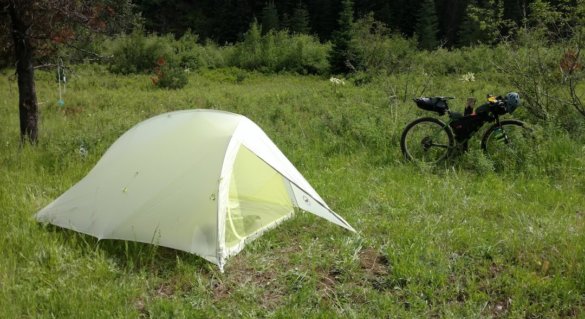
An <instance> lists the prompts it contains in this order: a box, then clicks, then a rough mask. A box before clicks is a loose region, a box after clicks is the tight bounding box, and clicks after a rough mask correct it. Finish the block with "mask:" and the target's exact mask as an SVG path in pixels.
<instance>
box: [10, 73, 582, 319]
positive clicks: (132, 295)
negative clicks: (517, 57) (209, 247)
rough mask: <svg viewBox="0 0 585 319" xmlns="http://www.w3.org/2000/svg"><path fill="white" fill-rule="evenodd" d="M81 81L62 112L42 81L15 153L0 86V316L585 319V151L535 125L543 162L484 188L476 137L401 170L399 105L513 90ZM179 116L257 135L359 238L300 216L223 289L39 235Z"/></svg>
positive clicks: (147, 260) (403, 115)
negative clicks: (76, 197)
mask: <svg viewBox="0 0 585 319" xmlns="http://www.w3.org/2000/svg"><path fill="white" fill-rule="evenodd" d="M75 71H76V72H75V73H73V74H72V76H71V81H70V83H69V85H68V87H67V91H66V93H65V95H64V100H65V106H64V107H59V106H57V104H56V101H57V100H58V91H57V84H56V83H55V82H54V75H53V74H52V73H44V72H39V73H38V74H37V79H38V81H37V92H38V96H39V101H40V102H41V103H42V104H41V122H40V143H39V145H38V146H36V147H30V146H27V147H24V148H23V149H20V148H19V147H18V143H19V136H18V132H19V130H18V111H17V98H18V94H17V89H16V83H15V81H14V80H13V79H11V74H12V73H11V72H12V71H4V72H3V73H0V74H1V77H0V96H1V98H0V137H1V139H0V143H1V144H2V145H0V150H1V151H0V152H1V153H0V165H1V166H0V167H1V168H0V185H1V186H0V216H1V218H0V232H1V234H2V235H0V239H1V241H0V249H1V251H2V258H0V317H2V318H21V317H34V318H45V317H48V318H51V317H57V318H63V317H75V318H86V317H90V318H94V317H97V318H110V317H131V318H132V317H152V318H166V317H187V318H197V317H203V318H209V317H277V318H289V317H310V318H331V317H359V318H377V317H399V318H420V317H447V318H450V317H512V318H518V317H523V318H525V317H527V318H555V317H583V316H585V235H584V234H585V233H584V231H585V199H584V198H585V197H584V194H585V174H584V173H585V172H584V168H585V147H584V146H583V145H584V143H583V141H584V138H583V137H575V136H571V135H569V134H567V133H565V132H563V131H561V130H558V129H555V128H540V127H537V128H538V129H539V130H540V131H539V136H540V137H541V143H540V144H539V146H538V153H537V156H536V157H535V158H534V159H533V160H532V161H531V162H530V163H526V166H525V167H523V168H521V169H517V170H513V171H496V172H494V171H493V169H492V166H490V163H489V162H486V161H489V160H488V159H486V158H485V157H482V154H481V152H479V151H477V150H479V141H478V140H477V139H474V140H472V142H471V143H470V148H471V152H469V153H468V154H464V155H463V156H461V157H459V158H457V159H454V160H452V161H450V162H449V163H447V164H444V165H440V166H438V167H417V166H414V165H412V164H408V163H404V162H403V161H402V157H401V154H400V147H399V141H398V139H399V137H400V133H401V130H402V128H403V127H404V126H405V125H406V124H407V123H408V122H409V121H411V120H413V119H414V118H416V117H417V116H420V115H422V114H424V113H422V112H421V111H418V110H417V109H416V108H415V107H414V104H413V103H412V102H411V101H410V100H409V98H410V97H412V96H414V95H418V94H420V91H421V90H422V88H423V87H425V86H426V88H425V94H444V95H455V96H458V97H460V98H459V99H458V100H456V102H455V105H457V104H458V105H463V101H464V98H465V97H466V96H467V95H468V94H469V92H470V89H473V90H475V91H476V92H478V93H477V94H476V95H477V97H481V96H482V95H483V94H484V93H488V92H489V93H493V92H501V91H505V90H507V89H508V88H506V87H499V86H498V82H496V81H491V80H490V79H489V78H487V77H486V78H483V77H482V75H481V74H478V75H476V78H477V82H474V83H472V84H470V83H462V82H461V81H459V79H458V77H440V78H431V79H430V81H427V80H428V79H427V78H425V77H423V76H420V75H416V74H405V75H400V76H392V77H384V78H376V79H375V80H374V81H373V82H371V83H369V84H366V85H363V86H355V85H353V84H352V83H351V82H348V83H347V84H346V85H345V86H338V87H334V86H333V85H332V84H331V83H330V82H329V79H328V78H321V77H313V76H293V75H272V76H266V75H261V74H256V73H249V72H245V71H240V70H234V69H224V70H214V71H206V72H204V73H198V74H190V76H189V84H188V85H187V87H185V88H184V89H181V90H178V91H167V90H160V89H157V88H155V87H153V86H152V83H151V82H150V79H149V77H148V76H114V75H110V74H107V73H105V72H103V71H102V70H101V69H100V68H99V67H89V66H86V67H79V68H78V69H77V70H75ZM425 82H427V84H426V85H425ZM407 83H408V86H407ZM186 108H214V109H222V110H228V111H233V112H237V113H241V114H244V115H246V116H248V117H249V118H251V119H252V120H254V121H255V122H256V123H258V124H259V125H260V126H261V127H262V128H263V129H264V130H265V131H266V132H267V134H268V135H269V136H270V137H271V138H272V139H273V140H274V141H275V143H276V144H277V145H278V146H279V147H280V148H281V150H282V151H283V152H284V153H285V154H286V155H287V156H288V157H289V159H290V160H291V161H292V162H293V163H294V164H295V166H296V167H297V168H298V169H299V170H300V171H301V172H302V173H303V175H304V176H305V177H306V178H307V179H308V180H309V182H310V183H311V184H312V185H313V186H314V188H315V189H316V190H317V192H319V194H320V195H321V196H322V197H323V198H324V199H325V200H326V201H327V203H328V204H329V205H330V206H331V207H332V208H333V209H334V210H335V211H337V212H338V213H339V214H341V215H342V216H343V217H345V218H346V220H347V221H348V222H349V223H350V224H352V226H353V227H354V228H356V229H357V230H358V234H357V235H354V234H351V233H349V232H347V231H344V230H343V229H341V228H339V227H337V226H335V225H333V224H330V223H328V222H326V221H325V220H321V219H319V218H317V217H314V216H312V215H310V214H305V213H303V214H298V215H297V216H296V217H295V218H293V219H292V220H290V221H288V222H286V223H284V224H283V225H281V226H280V227H279V228H278V230H277V231H271V232H268V233H267V234H265V235H264V236H262V237H261V238H259V239H258V240H256V241H254V242H253V243H251V244H250V245H248V246H247V247H246V248H245V249H244V250H243V251H242V252H241V253H240V254H238V255H237V256H235V257H233V258H231V259H230V260H229V261H228V264H227V266H226V271H225V273H223V274H222V273H220V272H219V271H218V269H217V267H215V266H214V265H212V264H210V263H207V262H205V261H204V260H202V259H201V258H199V257H197V256H194V255H190V254H188V253H184V252H179V251H175V250H171V249H166V248H162V247H155V246H151V245H144V244H138V243H133V242H122V241H108V240H106V241H101V242H98V241H97V240H96V239H94V238H92V237H89V236H84V235H80V234H77V233H74V232H72V231H69V230H63V229H59V228H56V227H52V226H44V225H41V224H38V223H37V222H36V221H35V220H34V219H33V214H34V213H36V212H37V211H38V210H39V209H40V208H42V207H44V206H45V205H47V204H49V203H50V202H51V201H52V200H54V199H55V198H56V197H57V196H59V195H60V194H61V193H62V192H64V191H65V190H67V189H68V188H69V187H71V186H72V185H73V184H74V183H76V182H77V181H78V180H79V179H81V178H82V177H83V176H84V175H85V174H86V173H87V172H88V171H89V170H90V169H91V168H92V167H93V165H94V164H95V163H96V161H97V160H98V159H99V158H100V156H101V155H102V154H103V153H104V152H105V150H106V149H107V148H108V147H109V145H111V144H112V143H113V142H114V141H115V140H116V139H117V138H118V137H119V136H120V135H121V134H122V133H123V132H125V131H126V130H127V129H129V128H130V127H132V126H133V125H134V124H136V123H138V122H140V121H142V120H144V119H147V118H149V117H151V116H153V115H156V114H159V113H162V112H166V111H171V110H177V109H186ZM455 108H462V107H455ZM522 112H525V111H523V110H520V112H519V114H518V117H520V118H529V114H525V113H522ZM426 115H428V114H426ZM582 123H583V122H582ZM582 125H583V124H582ZM80 148H84V149H86V150H87V151H88V153H87V155H86V156H84V155H82V154H80V152H79V150H80Z"/></svg>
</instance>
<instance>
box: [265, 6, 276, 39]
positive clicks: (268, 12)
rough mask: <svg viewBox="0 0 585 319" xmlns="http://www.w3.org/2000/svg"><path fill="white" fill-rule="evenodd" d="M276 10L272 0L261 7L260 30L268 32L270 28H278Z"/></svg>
mask: <svg viewBox="0 0 585 319" xmlns="http://www.w3.org/2000/svg"><path fill="white" fill-rule="evenodd" d="M278 26H279V22H278V10H276V5H274V1H269V2H268V3H266V6H264V8H263V9H262V32H263V33H264V34H266V33H268V32H269V31H270V30H276V29H278Z"/></svg>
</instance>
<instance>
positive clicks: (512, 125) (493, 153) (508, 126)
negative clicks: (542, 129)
mask: <svg viewBox="0 0 585 319" xmlns="http://www.w3.org/2000/svg"><path fill="white" fill-rule="evenodd" d="M481 147H482V149H483V151H484V152H485V153H486V155H487V156H488V157H489V158H490V159H491V160H492V161H493V163H494V168H495V169H496V170H504V169H506V170H508V169H517V168H520V167H522V166H523V165H525V164H526V161H527V160H529V159H530V154H531V153H532V152H534V148H535V147H536V145H535V141H534V135H533V133H532V130H531V129H530V128H529V127H528V126H527V125H526V123H524V122H522V121H518V120H504V121H501V122H500V125H498V124H494V125H492V126H491V127H490V128H489V129H488V130H487V131H486V132H485V134H484V135H483V138H482V140H481Z"/></svg>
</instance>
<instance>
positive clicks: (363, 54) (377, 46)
mask: <svg viewBox="0 0 585 319" xmlns="http://www.w3.org/2000/svg"><path fill="white" fill-rule="evenodd" d="M350 45H351V47H352V49H353V52H355V53H356V54H357V55H358V56H357V58H356V60H357V61H360V65H358V66H357V67H358V68H359V69H361V70H365V71H368V72H380V71H385V72H387V73H397V72H401V71H404V70H407V69H408V68H409V67H410V66H411V64H412V61H413V56H414V54H415V52H416V51H417V48H416V41H415V40H414V39H406V38H404V37H403V36H401V35H399V34H391V33H390V29H388V28H387V27H386V25H384V24H383V23H381V22H379V21H376V20H374V17H373V15H372V14H369V15H367V16H365V17H364V18H361V19H359V20H357V21H356V22H355V23H354V25H353V29H352V40H351V44H350Z"/></svg>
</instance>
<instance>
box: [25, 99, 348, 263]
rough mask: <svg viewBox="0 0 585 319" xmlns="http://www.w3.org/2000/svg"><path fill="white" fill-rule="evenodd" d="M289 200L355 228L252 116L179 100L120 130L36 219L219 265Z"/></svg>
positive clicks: (287, 209) (290, 208)
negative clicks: (181, 104) (180, 105)
mask: <svg viewBox="0 0 585 319" xmlns="http://www.w3.org/2000/svg"><path fill="white" fill-rule="evenodd" d="M294 207H298V208H300V209H302V210H305V211H308V212H311V213H313V214H315V215H317V216H320V217H322V218H324V219H327V220H328V221H330V222H332V223H334V224H337V225H339V226H341V227H344V228H346V229H348V230H351V231H354V229H353V228H352V227H351V226H350V225H349V224H348V223H347V222H346V221H345V220H344V219H343V218H342V217H341V216H339V215H337V214H336V213H335V212H333V211H332V210H331V209H330V208H329V207H328V206H327V204H326V203H325V201H324V200H323V199H322V198H321V197H320V196H319V194H317V192H316V191H315V190H314V189H313V187H311V185H310V184H309V183H308V182H307V180H306V179H305V178H304V177H303V176H302V175H301V174H300V173H299V171H298V170H297V169H296V168H295V167H294V166H293V165H292V164H291V162H290V161H289V160H288V159H287V158H286V157H285V156H284V154H283V153H282V152H281V151H280V150H279V149H278V148H277V147H276V145H275V144H274V143H273V142H272V141H271V140H270V138H269V137H268V136H267V135H266V134H265V133H264V132H263V131H262V129H260V127H258V126H257V125H256V124H255V123H253V122H252V121H251V120H249V119H248V118H246V117H244V116H242V115H238V114H233V113H228V112H223V111H216V110H186V111H176V112H170V113H166V114H162V115H158V116H155V117H153V118H150V119H148V120H145V121H143V122H141V123H139V124H137V125H136V126H134V127H133V128H131V129H130V130H128V131H127V132H126V133H125V134H123V135H122V136H121V137H120V138H119V139H118V140H117V141H116V142H115V143H114V144H112V146H111V147H110V148H109V149H108V150H107V152H106V153H105V154H104V155H103V156H102V158H101V159H100V160H99V161H98V163H97V164H96V165H95V167H94V168H93V169H92V170H91V171H90V172H89V173H88V174H87V176H85V177H84V178H83V179H82V180H81V181H80V182H78V183H77V184H76V185H74V186H73V187H71V188H70V189H69V190H67V191H66V192H65V193H64V194H62V195H61V196H60V197H59V198H57V199H56V200H55V201H53V202H52V203H51V204H49V205H48V206H46V207H45V208H43V209H42V210H40V211H39V212H38V213H37V214H36V219H37V220H38V221H40V222H47V223H51V224H54V225H57V226H60V227H63V228H68V229H72V230H75V231H78V232H81V233H85V234H89V235H92V236H95V237H97V238H98V239H121V240H132V241H139V242H144V243H152V244H157V245H160V246H165V247H170V248H174V249H178V250H183V251H187V252H190V253H193V254H196V255H199V256H201V257H203V258H204V259H206V260H208V261H210V262H212V263H215V264H217V265H218V266H219V268H220V269H221V270H222V271H223V267H224V265H225V262H226V260H227V258H229V257H230V256H233V255H235V254H237V253H238V252H239V251H241V250H242V249H243V247H244V245H245V244H246V243H247V242H248V241H250V240H252V239H254V238H256V237H258V236H259V235H261V234H262V233H263V232H264V231H266V230H267V229H270V228H272V227H274V226H276V225H277V224H278V223H279V222H281V221H283V220H284V219H286V218H289V217H291V216H292V214H293V213H294Z"/></svg>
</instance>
